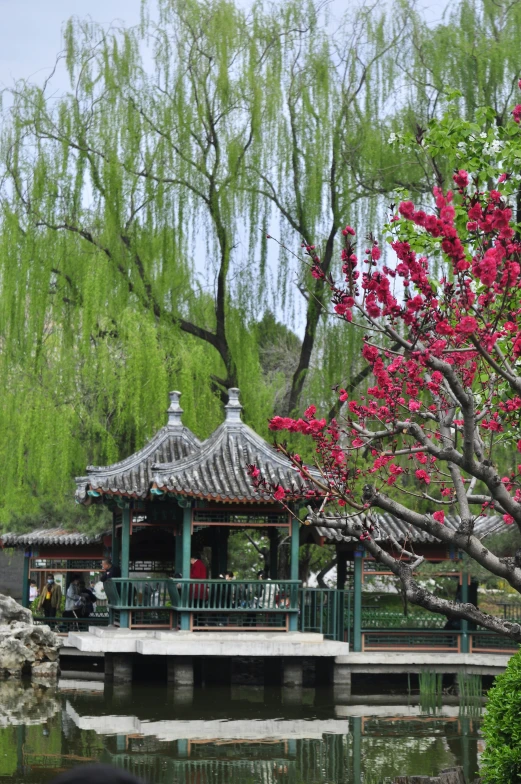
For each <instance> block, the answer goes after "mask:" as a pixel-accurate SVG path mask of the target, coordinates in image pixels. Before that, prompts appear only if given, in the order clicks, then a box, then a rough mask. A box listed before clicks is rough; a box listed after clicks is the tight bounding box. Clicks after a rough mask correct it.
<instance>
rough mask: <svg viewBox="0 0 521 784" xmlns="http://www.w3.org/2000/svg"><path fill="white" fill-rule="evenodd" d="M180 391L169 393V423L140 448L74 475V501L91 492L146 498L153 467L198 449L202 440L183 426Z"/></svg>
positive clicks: (173, 460)
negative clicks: (82, 474) (121, 457)
mask: <svg viewBox="0 0 521 784" xmlns="http://www.w3.org/2000/svg"><path fill="white" fill-rule="evenodd" d="M179 397H180V392H171V393H170V401H171V402H170V407H169V409H168V423H167V425H166V426H165V427H162V428H161V430H159V431H158V432H157V433H156V434H155V436H154V437H153V438H152V439H151V440H150V441H149V442H148V444H147V445H146V446H144V447H143V449H140V450H139V452H135V454H133V455H131V456H130V457H127V458H125V460H121V461H120V462H118V463H113V464H112V465H108V466H87V471H88V475H87V476H79V477H76V485H77V489H76V500H77V501H79V502H80V503H85V502H86V501H88V500H89V498H90V494H100V495H104V494H107V495H124V496H129V497H131V498H145V497H146V496H147V495H148V493H149V490H150V485H151V477H152V466H153V465H154V464H156V463H159V462H161V463H171V462H175V461H177V460H182V459H183V458H185V457H187V456H188V455H191V454H195V453H197V452H199V450H200V448H201V442H200V441H199V439H198V438H197V437H196V436H195V435H194V434H193V433H192V431H191V430H189V429H188V428H187V427H185V426H184V425H183V423H182V422H181V416H182V413H183V409H182V408H181V406H180V405H179Z"/></svg>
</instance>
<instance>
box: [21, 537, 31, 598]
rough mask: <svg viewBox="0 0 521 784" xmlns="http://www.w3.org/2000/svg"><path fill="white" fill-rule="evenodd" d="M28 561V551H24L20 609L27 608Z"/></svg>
mask: <svg viewBox="0 0 521 784" xmlns="http://www.w3.org/2000/svg"><path fill="white" fill-rule="evenodd" d="M29 559H30V551H29V550H24V564H23V577H22V580H23V583H22V607H29Z"/></svg>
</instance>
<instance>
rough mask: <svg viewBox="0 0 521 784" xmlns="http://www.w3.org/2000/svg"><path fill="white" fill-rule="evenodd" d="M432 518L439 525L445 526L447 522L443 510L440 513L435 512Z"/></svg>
mask: <svg viewBox="0 0 521 784" xmlns="http://www.w3.org/2000/svg"><path fill="white" fill-rule="evenodd" d="M432 516H433V517H434V519H435V520H436V522H437V523H441V524H442V525H443V523H444V522H445V512H443V511H441V510H440V511H439V512H434V513H433V515H432Z"/></svg>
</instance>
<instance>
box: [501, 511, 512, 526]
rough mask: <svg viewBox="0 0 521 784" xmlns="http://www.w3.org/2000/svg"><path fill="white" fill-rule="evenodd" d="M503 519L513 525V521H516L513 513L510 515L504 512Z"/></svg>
mask: <svg viewBox="0 0 521 784" xmlns="http://www.w3.org/2000/svg"><path fill="white" fill-rule="evenodd" d="M503 520H504V521H505V523H506V524H507V525H512V523H513V522H514V518H513V517H512V515H509V514H504V515H503Z"/></svg>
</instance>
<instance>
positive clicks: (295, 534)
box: [289, 517, 300, 632]
mask: <svg viewBox="0 0 521 784" xmlns="http://www.w3.org/2000/svg"><path fill="white" fill-rule="evenodd" d="M299 549H300V522H299V521H298V520H295V518H294V517H293V518H292V519H291V563H290V569H291V572H290V574H291V579H292V580H298V557H299ZM293 590H295V593H297V591H296V589H292V592H293ZM292 595H293V593H292ZM297 595H298V593H297ZM289 631H290V632H296V631H298V613H295V612H293V613H291V614H290V616H289Z"/></svg>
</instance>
